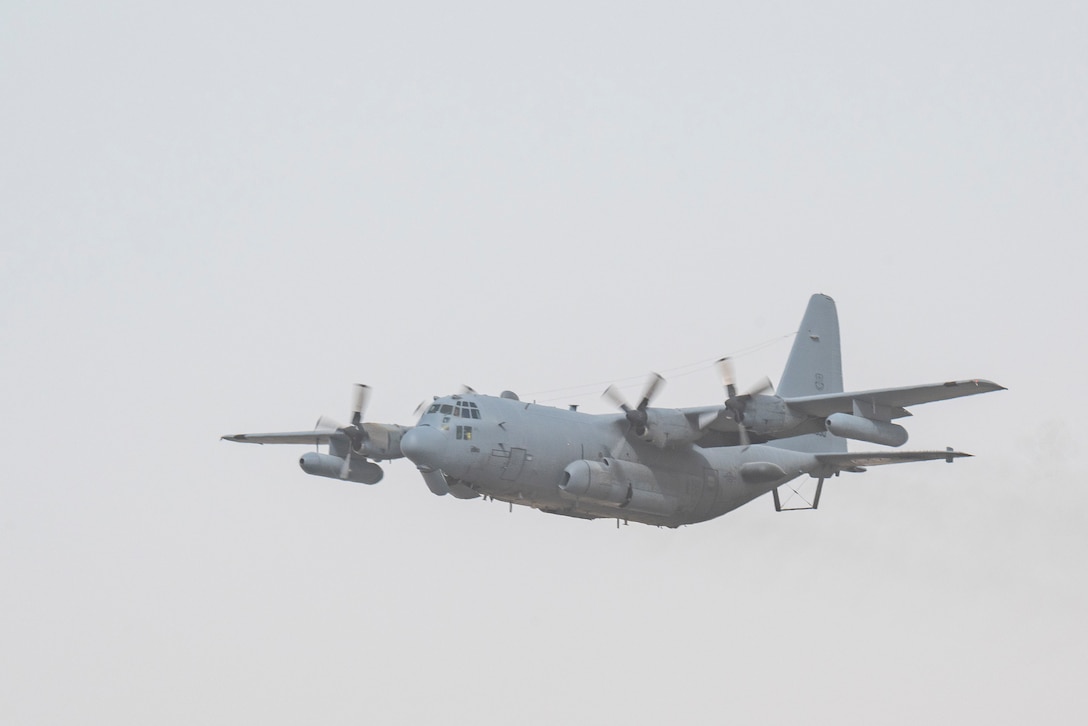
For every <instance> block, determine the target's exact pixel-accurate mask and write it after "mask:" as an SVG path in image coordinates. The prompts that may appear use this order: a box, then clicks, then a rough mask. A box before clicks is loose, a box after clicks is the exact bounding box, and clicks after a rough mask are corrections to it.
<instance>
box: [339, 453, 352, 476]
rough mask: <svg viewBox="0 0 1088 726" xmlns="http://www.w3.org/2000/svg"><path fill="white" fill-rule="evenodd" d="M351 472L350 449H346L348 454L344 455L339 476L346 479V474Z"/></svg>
mask: <svg viewBox="0 0 1088 726" xmlns="http://www.w3.org/2000/svg"><path fill="white" fill-rule="evenodd" d="M350 473H351V451H350V450H349V451H348V455H347V456H345V457H344V465H343V466H341V467H340V478H341V479H347V478H348V474H350Z"/></svg>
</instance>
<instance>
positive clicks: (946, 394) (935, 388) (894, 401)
mask: <svg viewBox="0 0 1088 726" xmlns="http://www.w3.org/2000/svg"><path fill="white" fill-rule="evenodd" d="M1004 390H1005V387H1004V386H999V385H998V384H996V383H994V382H993V381H986V380H982V379H977V380H968V381H948V382H947V383H929V384H926V385H921V386H904V387H902V388H877V389H874V390H871V391H847V392H846V393H826V394H818V395H815V396H800V397H797V398H787V399H785V401H786V405H788V406H789V407H790V408H791V409H793V410H794V411H799V412H801V413H805V414H808V415H809V416H830V415H831V414H833V413H853V411H854V402H855V401H857V402H859V403H862V404H865V403H868V404H873V405H876V406H880V407H886V408H891V409H903V408H905V407H906V406H916V405H918V404H920V403H930V402H932V401H947V400H948V399H950V398H960V397H961V396H974V395H976V394H979V393H990V392H991V391H1004ZM908 415H910V414H909V413H907V412H906V411H900V412H898V415H896V416H893V418H899V417H902V416H908Z"/></svg>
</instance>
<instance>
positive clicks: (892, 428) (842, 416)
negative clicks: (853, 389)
mask: <svg viewBox="0 0 1088 726" xmlns="http://www.w3.org/2000/svg"><path fill="white" fill-rule="evenodd" d="M824 425H825V426H826V427H827V430H828V431H830V432H831V433H833V434H834V435H835V436H841V437H842V438H844V439H857V440H858V441H868V442H870V443H873V444H884V445H885V446H902V445H903V444H905V443H907V430H906V429H905V428H903V427H902V426H900V425H899V424H893V423H891V422H890V421H874V420H873V419H869V418H863V417H861V416H854V415H852V414H849V413H833V414H831V415H830V416H828V417H827V420H826V421H825V422H824Z"/></svg>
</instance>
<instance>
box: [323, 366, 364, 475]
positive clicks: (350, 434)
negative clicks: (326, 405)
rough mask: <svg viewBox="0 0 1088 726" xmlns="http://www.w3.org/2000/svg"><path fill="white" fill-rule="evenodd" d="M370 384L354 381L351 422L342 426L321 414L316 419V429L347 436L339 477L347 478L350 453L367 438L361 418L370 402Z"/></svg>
mask: <svg viewBox="0 0 1088 726" xmlns="http://www.w3.org/2000/svg"><path fill="white" fill-rule="evenodd" d="M370 392H371V388H370V386H367V385H364V384H362V383H356V384H355V386H354V387H353V389H352V401H351V424H350V425H348V426H344V425H343V424H341V423H340V422H338V421H336V420H334V419H331V418H328V417H327V416H322V417H321V418H319V419H318V420H317V426H316V427H315V429H316V430H329V429H335V430H336V431H338V432H339V433H341V434H343V435H344V436H346V437H347V439H348V442H349V443H350V446H349V448H348V453H347V456H345V457H344V465H343V466H342V467H340V478H341V479H347V478H348V474H349V473H350V472H351V453H352V451H357V450H359V449H360V448H361V447H362V445H363V444H364V443H366V440H367V433H366V429H364V428H363V418H364V414H365V413H366V409H367V406H368V405H369V404H370Z"/></svg>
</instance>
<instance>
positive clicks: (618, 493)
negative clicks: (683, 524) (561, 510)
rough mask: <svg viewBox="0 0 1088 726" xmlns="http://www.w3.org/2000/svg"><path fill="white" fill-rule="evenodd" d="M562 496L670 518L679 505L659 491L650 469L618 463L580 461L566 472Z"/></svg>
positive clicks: (624, 462) (627, 462) (630, 463)
mask: <svg viewBox="0 0 1088 726" xmlns="http://www.w3.org/2000/svg"><path fill="white" fill-rule="evenodd" d="M559 491H560V494H561V495H562V496H564V497H566V498H569V499H577V500H578V501H582V502H589V503H592V504H596V505H600V506H604V507H610V508H615V509H617V510H624V511H632V512H641V513H644V514H656V515H660V516H669V515H671V514H673V513H674V512H675V511H676V508H677V503H676V501H675V500H674V499H673V498H672V497H667V496H665V495H664V494H662V493H661V492H660V491H659V490H658V486H657V478H656V477H655V476H654V473H653V471H651V470H650V468H649V467H646V466H643V465H642V464H635V463H633V462H630V461H620V460H618V459H609V458H605V459H601V460H600V461H590V460H588V459H580V460H578V461H575V462H572V463H571V464H569V465H568V466H567V468H566V469H565V470H564V475H563V482H562V483H561V484H560V485H559Z"/></svg>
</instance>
